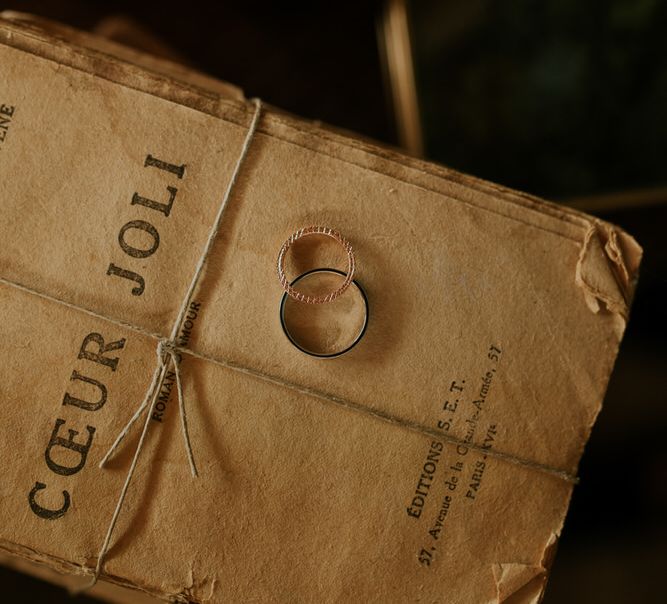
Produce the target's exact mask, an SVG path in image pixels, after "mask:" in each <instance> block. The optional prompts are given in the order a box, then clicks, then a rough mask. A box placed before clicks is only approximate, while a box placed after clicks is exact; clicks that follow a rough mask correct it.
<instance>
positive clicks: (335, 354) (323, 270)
mask: <svg viewBox="0 0 667 604" xmlns="http://www.w3.org/2000/svg"><path fill="white" fill-rule="evenodd" d="M313 273H336V274H338V275H342V276H343V277H345V276H346V275H347V273H344V272H343V271H339V270H338V269H337V268H314V269H312V270H309V271H307V272H305V273H303V274H301V275H299V276H298V277H296V279H294V280H293V281H292V282H291V283H290V285H291V286H294V285H296V283H298V282H299V281H301V279H303V278H304V277H307V276H308V275H312V274H313ZM352 285H355V286H356V288H357V289H358V290H359V292H360V293H361V297H362V298H363V300H364V306H365V308H366V314H365V317H364V324H363V326H362V327H361V329H360V330H359V334H358V335H357V337H356V338H355V339H354V341H353V342H352V343H351V344H350V345H349V346H348V347H347V348H345V349H343V350H341V351H339V352H331V353H327V354H320V353H318V352H313V351H312V350H308V349H307V348H304V347H303V346H301V344H299V343H298V342H297V341H296V340H295V339H294V338H293V337H292V336H291V335H290V333H289V331H288V330H287V326H286V325H285V302H286V301H287V298H288V297H289V296H288V294H287V292H285V293H284V294H283V297H282V298H281V300H280V326H281V327H282V328H283V332H284V333H285V335H286V336H287V339H288V340H289V341H290V342H291V343H292V345H293V346H294V347H295V348H298V349H299V350H300V351H301V352H304V353H305V354H307V355H310V356H311V357H316V358H318V359H333V358H334V357H339V356H341V355H343V354H345V353H346V352H348V351H350V350H351V349H352V348H354V347H355V346H356V345H357V344H358V343H359V340H361V338H363V337H364V334H365V333H366V328H367V327H368V314H369V311H368V297H367V296H366V292H365V291H364V288H363V287H361V285H359V282H358V281H357V280H356V279H353V280H352Z"/></svg>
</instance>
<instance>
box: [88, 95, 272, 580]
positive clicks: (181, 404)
mask: <svg viewBox="0 0 667 604" xmlns="http://www.w3.org/2000/svg"><path fill="white" fill-rule="evenodd" d="M251 102H252V104H253V105H254V107H255V111H254V113H253V116H252V120H251V122H250V126H249V127H248V131H247V132H246V136H245V140H244V141H243V146H242V147H241V151H240V153H239V155H238V157H237V160H236V164H235V165H234V169H233V172H232V176H231V178H230V180H229V183H228V184H227V189H226V190H225V193H224V195H223V197H222V201H221V202H220V206H219V207H218V212H217V213H216V215H215V220H214V221H213V226H212V227H211V230H210V231H209V234H208V238H207V239H206V244H205V245H204V249H203V251H202V253H201V255H200V256H199V260H198V261H197V264H196V266H195V269H194V272H193V275H192V279H191V280H190V284H189V285H188V289H187V291H186V294H185V296H184V297H183V300H182V302H181V306H180V308H179V311H178V315H177V316H176V320H175V321H174V324H173V326H172V328H171V334H170V336H169V338H168V339H165V338H159V339H158V342H157V347H156V354H157V362H156V365H155V370H154V371H153V376H152V378H151V381H150V383H149V385H148V388H147V389H146V394H145V395H144V399H143V400H142V401H141V404H140V405H139V407H138V408H137V410H136V411H135V412H134V414H133V415H132V417H130V419H129V420H128V422H127V423H126V424H125V426H124V427H123V429H122V430H121V431H120V433H119V434H118V436H117V437H116V440H114V442H113V444H112V445H111V447H110V448H109V450H108V451H107V453H106V454H105V455H104V457H103V458H102V460H101V461H100V464H99V465H100V468H104V466H105V465H106V463H107V462H108V461H109V459H110V458H111V457H112V456H113V455H114V453H115V452H116V451H117V450H118V447H119V446H120V444H121V442H122V441H123V440H124V439H125V437H126V436H127V435H128V434H129V433H130V430H131V429H132V426H133V425H134V424H135V423H136V422H137V421H138V420H139V418H140V417H141V416H142V415H143V414H144V413H145V414H146V419H145V420H144V426H143V429H142V431H141V436H140V437H139V442H138V443H137V448H136V449H135V451H134V457H133V458H132V463H131V464H130V467H129V469H128V471H127V475H126V477H125V482H124V483H123V487H122V488H121V491H120V495H119V497H118V501H117V502H116V507H115V508H114V511H113V514H112V516H111V522H110V523H109V527H108V529H107V532H106V535H105V537H104V541H103V542H102V547H101V548H100V552H99V554H98V556H97V564H96V565H95V571H94V573H93V577H92V579H91V581H90V583H89V584H87V585H85V586H84V589H88V588H90V587H92V586H93V585H94V584H95V583H97V581H98V579H99V577H100V574H101V572H102V566H103V564H104V560H105V559H106V556H107V553H108V552H109V546H110V544H111V538H112V536H113V532H114V529H115V528H116V524H117V522H118V518H119V516H120V513H121V510H122V508H123V503H124V502H125V497H126V495H127V491H128V489H129V487H130V483H131V482H132V477H133V476H134V472H135V470H136V468H137V463H138V461H139V456H140V455H141V451H142V449H143V447H144V443H145V441H146V435H147V434H148V427H149V426H150V421H151V417H152V415H153V410H154V407H155V404H156V402H157V400H158V395H159V393H160V390H161V389H162V384H163V383H164V379H165V376H166V375H167V371H168V370H169V367H170V366H173V368H174V374H175V378H176V389H177V393H178V409H179V415H180V418H181V433H182V435H183V442H184V443H185V450H186V453H187V457H188V463H189V465H190V473H191V474H192V476H193V477H197V476H198V472H197V466H196V464H195V459H194V454H193V452H192V443H191V441H190V434H189V431H188V419H187V413H186V407H185V397H184V396H183V382H182V380H181V359H180V355H179V352H178V351H177V347H176V342H175V340H176V337H177V336H178V332H179V330H180V328H181V324H182V323H183V319H184V318H185V315H186V313H187V312H188V308H189V307H190V303H191V302H192V296H193V295H194V292H195V290H196V289H197V285H198V284H199V281H200V280H201V277H202V274H203V272H204V267H205V266H206V261H207V260H208V257H209V256H210V254H211V250H212V249H213V244H214V243H215V241H216V239H217V236H218V232H219V231H220V225H221V224H222V218H223V216H224V213H225V210H226V209H227V206H228V205H229V200H230V199H231V197H232V192H233V190H234V186H235V185H236V182H237V181H238V178H239V174H240V172H241V167H242V166H243V163H244V161H245V159H246V157H247V155H248V151H249V150H250V143H251V142H252V140H253V138H254V136H255V132H256V131H257V125H258V123H259V118H260V116H261V112H262V103H261V101H260V100H259V99H253V100H252V101H251Z"/></svg>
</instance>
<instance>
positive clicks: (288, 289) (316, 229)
mask: <svg viewBox="0 0 667 604" xmlns="http://www.w3.org/2000/svg"><path fill="white" fill-rule="evenodd" d="M309 235H325V236H327V237H331V238H332V239H334V240H336V241H337V242H338V243H340V245H342V246H343V248H344V249H345V252H346V253H347V272H345V273H343V272H341V273H340V274H341V275H343V276H344V277H345V279H344V280H343V282H342V283H341V285H340V286H339V287H338V289H335V290H334V291H332V292H330V293H328V294H326V295H323V296H309V295H306V294H304V293H303V292H300V291H298V290H296V289H295V288H294V287H293V285H294V283H296V282H297V281H298V280H299V278H297V279H295V280H294V281H293V282H292V283H290V281H289V279H288V278H287V275H286V274H285V256H286V255H287V252H288V250H289V249H290V247H292V245H293V244H294V242H295V241H298V240H299V239H301V238H303V237H307V236H309ZM354 269H355V260H354V254H353V253H352V246H351V245H350V243H349V241H347V239H345V237H343V236H342V235H341V234H340V233H339V232H338V231H336V230H334V229H331V228H329V227H324V226H309V227H304V228H302V229H299V230H298V231H296V232H295V233H293V234H292V235H290V237H289V239H287V241H285V243H283V246H282V247H281V248H280V252H279V253H278V279H279V280H280V285H282V288H283V289H284V290H285V293H286V294H287V295H288V296H290V297H291V298H294V299H295V300H296V301H297V302H304V303H305V304H324V303H325V302H331V301H332V300H335V299H336V298H338V297H339V296H340V295H341V294H342V293H343V292H344V291H345V290H346V289H347V288H348V287H349V286H350V284H351V283H352V282H353V280H354ZM337 272H340V271H337ZM302 276H303V275H302Z"/></svg>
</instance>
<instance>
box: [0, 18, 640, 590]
mask: <svg viewBox="0 0 667 604" xmlns="http://www.w3.org/2000/svg"><path fill="white" fill-rule="evenodd" d="M117 50H118V49H115V48H114V47H111V46H107V45H106V44H104V43H102V42H99V41H95V40H94V39H91V38H89V37H87V36H83V35H79V34H74V33H72V32H69V31H67V30H62V29H58V28H55V29H54V28H43V27H41V26H40V25H39V24H36V23H35V22H32V21H30V20H26V19H24V18H15V17H12V18H11V19H7V18H5V19H3V20H1V21H0V82H1V84H0V157H1V158H2V159H1V161H0V201H1V205H0V208H1V209H0V212H1V213H2V220H1V221H0V229H2V246H0V278H1V279H2V284H1V285H0V307H1V312H2V317H3V321H2V326H1V328H0V329H2V336H3V337H2V338H1V339H0V358H1V359H2V363H1V364H0V401H1V404H2V408H1V409H2V422H1V423H0V426H1V427H0V430H1V436H2V437H1V438H0V453H1V455H2V458H3V459H4V460H5V463H4V465H3V468H4V469H3V480H2V485H3V486H2V498H1V499H0V506H1V508H0V512H1V515H2V518H3V520H4V521H3V523H2V525H1V527H0V549H2V550H3V551H4V552H5V553H7V554H9V555H12V556H17V557H20V558H23V559H26V560H29V561H32V562H37V563H40V564H42V565H45V566H47V567H49V568H52V569H54V570H58V571H60V572H62V573H68V574H72V575H82V577H81V582H82V583H84V582H85V580H84V579H85V577H83V575H87V576H90V575H91V573H92V572H93V570H94V568H95V566H96V563H97V560H98V556H99V552H100V547H101V544H102V542H103V540H104V537H105V534H106V533H107V529H108V527H109V523H110V520H111V517H112V514H113V513H114V510H115V509H116V507H117V501H118V497H119V493H120V491H121V489H122V487H123V485H124V483H125V482H126V476H127V473H128V468H129V467H130V464H131V460H132V459H133V456H134V450H135V447H136V445H137V442H138V440H139V434H140V433H141V428H140V425H137V426H135V427H134V428H133V429H132V430H131V431H130V436H129V437H128V438H127V439H126V440H125V441H123V442H122V443H121V445H120V448H119V450H118V452H117V455H115V456H114V457H113V458H112V459H111V462H110V464H109V465H108V466H107V467H106V468H105V469H100V468H99V467H98V465H99V462H100V460H101V459H102V457H103V456H104V455H105V453H106V451H107V450H108V449H109V447H110V445H111V444H112V442H113V441H114V439H115V438H116V436H117V435H118V434H119V432H120V431H121V430H122V428H123V426H125V425H126V424H127V422H128V419H129V418H130V417H131V416H132V414H133V413H134V412H135V410H136V409H137V405H138V404H139V402H140V401H141V400H142V399H143V398H144V397H145V393H146V389H147V386H148V384H149V382H150V381H151V375H152V374H153V373H154V371H155V370H156V345H157V343H158V339H159V338H167V337H169V334H170V331H171V330H172V325H173V323H174V322H175V320H176V317H177V316H178V312H179V309H180V307H181V305H182V304H183V300H184V296H185V295H186V289H187V287H188V284H189V283H190V280H191V279H192V275H193V271H194V267H195V265H196V264H197V261H198V259H199V257H200V255H201V253H202V250H203V249H204V247H205V244H206V242H207V239H208V238H209V234H210V231H211V228H212V224H213V223H214V219H215V216H216V213H217V212H218V210H219V207H220V205H221V200H223V198H224V196H225V191H226V189H227V188H228V186H229V184H230V179H231V178H232V175H233V174H235V173H236V172H238V176H239V178H238V181H237V182H236V184H235V186H234V188H233V189H232V194H231V197H230V198H229V205H228V207H227V209H226V210H225V213H224V214H223V219H222V224H221V228H220V232H219V233H218V235H217V237H216V238H215V241H214V246H213V251H212V255H211V257H210V258H209V259H208V260H207V262H206V265H205V272H204V275H203V280H202V281H201V282H200V284H199V286H198V288H197V290H196V292H195V298H194V302H192V304H191V305H190V313H189V315H188V317H187V320H186V322H184V323H183V324H182V325H177V327H178V328H179V329H178V338H177V339H176V341H175V343H176V344H177V345H178V346H179V347H180V348H179V350H180V354H181V359H182V360H181V365H180V367H181V377H182V383H183V390H184V402H185V404H186V406H187V410H188V416H187V417H188V425H189V430H190V438H191V443H192V448H193V452H194V457H195V460H196V462H197V465H198V468H199V476H198V477H197V478H192V477H191V476H190V474H189V470H188V460H187V456H186V454H185V450H184V445H183V440H182V438H181V424H180V419H179V405H178V401H177V398H176V396H175V391H176V386H175V385H174V379H175V378H174V374H173V372H172V371H170V372H169V373H168V374H167V376H166V379H165V381H164V384H162V388H161V391H160V392H159V397H158V399H156V401H157V402H159V407H158V405H156V406H155V408H154V409H153V414H151V415H150V416H149V417H152V418H153V419H150V420H149V421H148V422H147V424H146V425H147V426H148V432H147V437H146V441H145V445H144V447H143V449H142V451H141V454H140V455H139V456H138V458H137V466H136V471H135V472H134V475H133V477H132V481H131V482H130V484H129V488H128V491H127V498H126V499H125V501H124V503H123V505H122V507H121V509H120V515H119V517H118V522H117V524H116V526H115V530H114V532H113V534H112V538H111V541H110V543H109V546H110V547H109V549H108V552H107V555H106V558H105V560H104V564H103V565H102V569H101V571H102V572H101V578H102V579H103V580H105V581H109V582H112V583H115V584H118V585H123V586H126V587H131V588H134V589H137V590H140V591H143V592H146V593H147V594H150V595H152V596H157V597H160V598H164V599H167V600H176V601H193V602H207V601H210V602H226V601H230V600H231V601H238V600H248V601H258V602H293V601H298V602H311V601H321V602H341V601H352V602H366V601H370V602H387V601H396V602H398V601H401V602H403V601H406V602H407V601H420V602H463V603H468V602H471V603H477V602H482V603H491V602H536V601H537V600H539V598H540V597H541V594H542V592H543V589H544V585H545V582H546V577H547V573H548V568H549V565H550V562H551V560H552V557H553V554H554V551H555V547H556V544H557V542H558V537H559V535H560V533H561V530H562V528H563V522H564V518H565V514H566V511H567V507H568V502H569V498H570V495H571V492H572V489H573V485H574V482H575V477H576V472H577V464H578V461H579V458H580V456H581V453H582V450H583V447H584V445H585V443H586V440H587V438H588V436H589V433H590V430H591V426H592V424H593V422H594V420H595V417H596V415H597V413H598V412H599V410H600V405H601V402H602V399H603V396H604V392H605V388H606V386H607V382H608V379H609V375H610V372H611V370H612V366H613V362H614V359H615V357H616V354H617V351H618V346H619V343H620V340H621V337H622V334H623V330H624V328H625V323H626V321H627V317H628V310H629V305H630V301H631V299H632V295H633V291H634V287H635V283H636V278H637V271H638V265H639V260H640V255H641V250H640V248H639V246H638V245H637V244H636V243H635V241H634V240H633V239H632V238H631V237H630V236H629V235H627V234H626V233H624V232H623V231H621V230H620V229H618V228H616V227H615V226H613V225H611V224H608V223H604V222H601V221H598V220H596V219H594V218H592V217H590V216H586V215H585V214H582V213H579V212H575V211H572V210H568V209H566V208H563V207H559V206H556V205H553V204H549V203H546V202H543V201H540V200H538V199H535V198H533V197H530V196H527V195H524V194H521V193H517V192H514V191H509V190H506V189H504V188H502V187H499V186H496V185H493V184H491V183H487V182H484V181H480V180H477V179H474V178H471V177H469V176H464V175H462V174H459V173H456V172H453V171H451V170H447V169H445V168H442V167H440V166H436V165H432V164H429V163H426V162H422V161H418V160H415V159H410V158H407V157H404V156H401V155H400V154H397V153H396V152H394V151H391V150H388V149H384V148H382V147H379V146H376V145H374V144H371V143H369V142H366V141H362V140H358V139H355V138H351V137H349V136H346V135H342V134H340V133H337V132H335V131H333V130H330V129H327V128H324V127H321V126H320V125H317V124H313V123H309V122H306V121H303V120H300V119H297V118H294V117H291V116H289V115H286V114H284V113H282V112H279V111H278V110H275V109H273V108H270V107H265V108H264V110H263V111H262V112H261V114H257V105H255V104H251V103H248V102H246V101H245V100H244V99H243V97H242V96H241V95H240V93H238V91H235V89H234V88H233V87H226V86H222V85H213V84H209V83H208V81H207V80H205V79H200V78H198V77H197V78H193V77H189V76H188V75H187V74H186V73H184V72H179V71H178V70H173V69H172V68H170V67H168V66H167V65H166V64H162V63H160V62H158V63H151V62H150V61H148V62H147V61H146V60H145V59H144V58H142V57H140V56H139V55H136V54H132V53H125V52H117ZM257 117H258V119H259V122H258V127H257V131H256V133H255V134H254V136H253V137H249V127H250V125H251V122H252V120H253V119H255V118H257ZM244 142H247V143H248V145H249V146H248V153H247V156H246V157H245V159H244V160H243V162H242V163H241V165H240V166H239V167H238V170H237V169H236V166H237V163H238V162H239V158H240V157H241V150H242V147H243V145H244ZM309 224H324V225H330V226H333V227H335V228H337V229H339V230H340V231H341V232H342V233H344V234H345V236H346V237H347V238H348V239H349V241H350V242H351V243H352V245H353V247H354V250H355V253H356V258H357V262H358V267H357V273H356V275H357V276H356V278H357V279H358V281H359V283H360V284H362V285H363V287H364V289H365V291H366V293H367V296H368V301H369V305H370V319H369V322H368V328H367V331H366V333H365V335H364V337H363V338H362V340H361V341H360V343H359V344H358V345H357V346H356V347H355V348H354V349H353V350H352V351H350V352H349V353H348V354H347V355H345V356H342V357H339V358H336V359H331V360H327V361H324V360H320V359H316V358H313V357H311V356H308V355H305V354H303V353H302V352H301V351H299V350H297V349H296V348H295V347H294V346H292V344H291V343H290V342H289V341H288V339H287V338H286V337H285V334H284V333H283V330H282V328H281V322H280V317H279V304H280V299H281V294H282V290H281V287H280V284H279V282H278V280H277V278H276V269H275V263H276V256H277V253H278V250H279V249H280V246H281V244H282V242H283V241H284V240H285V239H286V238H287V237H288V236H289V235H290V234H291V233H292V232H293V231H295V230H296V229H298V228H300V227H303V226H307V225H309ZM311 252H312V253H313V254H315V255H318V254H322V256H321V257H322V258H324V259H326V262H331V263H334V264H335V258H334V257H333V256H328V255H327V254H328V252H327V251H326V250H320V249H319V248H313V249H312V250H311ZM324 261H325V260H322V262H324ZM343 319H344V317H343ZM160 350H161V351H162V352H164V350H165V349H160ZM162 358H164V357H162ZM142 423H143V420H142V422H139V424H142Z"/></svg>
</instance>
